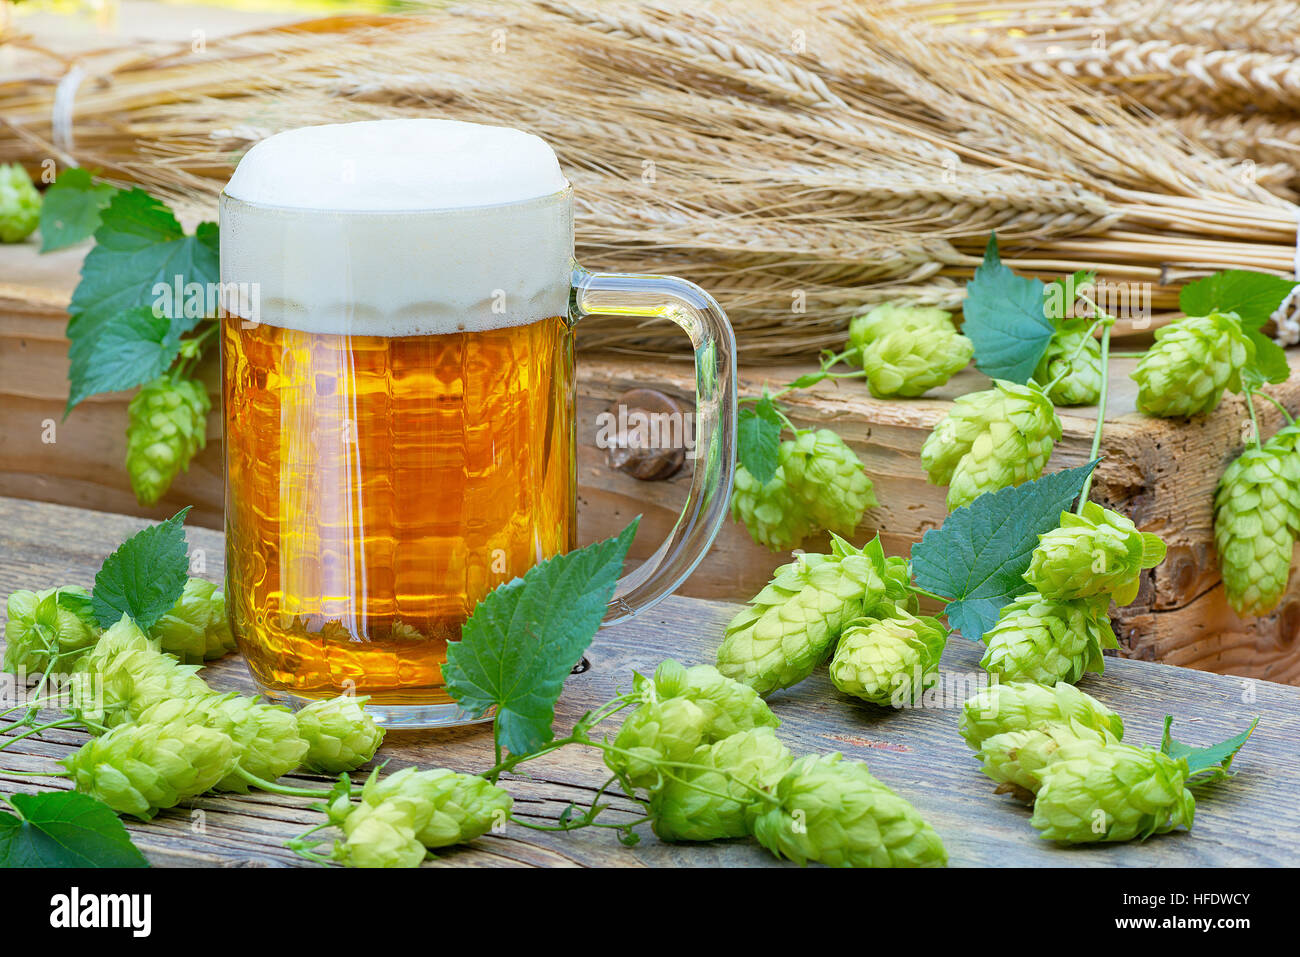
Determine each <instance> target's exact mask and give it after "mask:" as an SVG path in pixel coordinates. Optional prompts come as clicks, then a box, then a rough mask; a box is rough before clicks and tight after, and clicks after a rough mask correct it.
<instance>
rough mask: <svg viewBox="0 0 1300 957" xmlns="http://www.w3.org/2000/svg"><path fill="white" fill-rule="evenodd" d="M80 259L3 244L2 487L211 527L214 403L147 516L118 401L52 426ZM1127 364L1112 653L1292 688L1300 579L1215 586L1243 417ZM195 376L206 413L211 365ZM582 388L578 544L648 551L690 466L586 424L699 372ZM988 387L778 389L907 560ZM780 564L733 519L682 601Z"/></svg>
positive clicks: (1076, 447) (939, 508) (96, 402)
mask: <svg viewBox="0 0 1300 957" xmlns="http://www.w3.org/2000/svg"><path fill="white" fill-rule="evenodd" d="M83 255H84V247H78V248H74V249H68V250H61V251H59V252H57V253H54V254H52V255H50V256H45V257H42V256H38V255H36V253H35V251H34V247H31V246H30V244H28V245H21V246H18V247H15V248H13V249H6V250H3V251H0V418H3V420H4V421H5V422H6V428H5V429H4V430H3V431H2V432H0V495H11V496H18V497H23V498H36V499H41V500H44V501H52V502H60V503H63V504H68V505H78V506H82V507H87V508H97V509H103V510H107V511H113V512H121V513H127V514H136V515H145V516H148V517H151V518H162V517H166V516H168V515H171V514H174V513H175V512H176V511H177V510H178V509H179V508H181V507H182V506H184V505H192V506H193V507H194V509H193V512H192V519H191V521H193V522H195V523H198V524H202V525H206V526H208V527H212V528H220V527H221V525H222V472H223V468H222V460H221V449H220V434H221V423H220V417H219V413H218V412H217V411H216V410H215V409H214V411H213V413H212V415H211V416H210V418H209V421H208V445H207V447H206V448H205V449H204V450H203V451H202V452H200V453H199V455H198V456H196V458H195V460H194V462H193V463H192V464H191V466H190V469H189V471H188V472H187V473H186V474H185V475H183V476H181V477H180V478H179V479H178V480H177V482H176V483H175V484H174V486H173V487H172V489H171V490H170V491H169V492H168V493H167V495H165V496H164V497H163V499H162V501H161V502H159V503H158V504H157V505H156V506H153V507H152V508H142V507H140V506H139V505H137V504H136V503H135V499H134V496H133V495H132V493H131V491H130V488H129V483H128V480H127V476H126V472H125V469H124V468H123V465H122V463H123V460H124V458H125V450H126V439H125V435H124V434H123V431H124V423H125V420H126V404H127V402H128V401H129V399H130V393H113V394H109V395H99V396H93V397H91V398H90V399H89V400H87V401H86V402H84V403H82V404H81V405H80V406H79V407H78V408H77V409H76V410H75V411H74V412H73V413H72V414H71V415H70V416H69V417H68V418H67V419H66V420H63V419H62V414H63V405H64V401H65V399H66V394H67V354H66V353H67V344H66V340H64V338H63V326H64V323H65V321H66V317H65V314H64V309H65V308H66V303H67V297H68V289H70V288H71V285H72V283H73V281H74V280H75V272H76V268H77V266H78V264H79V262H80V258H81V256H83ZM4 282H8V283H9V285H7V286H6V285H3V283H4ZM579 329H580V330H581V326H580V327H579ZM579 338H580V341H581V336H580V337H579ZM1291 362H1292V365H1293V367H1294V368H1300V349H1296V350H1292V352H1291ZM1133 366H1134V362H1133V361H1132V360H1121V359H1117V360H1114V365H1113V373H1114V374H1113V379H1114V382H1115V387H1114V393H1115V394H1114V397H1113V400H1112V402H1111V404H1110V407H1109V410H1108V417H1107V424H1106V432H1105V435H1104V439H1103V456H1104V458H1103V461H1102V464H1101V466H1100V467H1099V469H1098V477H1097V481H1096V484H1095V491H1096V496H1095V497H1097V498H1098V499H1099V500H1100V501H1102V502H1104V503H1105V504H1107V505H1110V506H1112V507H1116V508H1119V509H1121V510H1122V511H1124V512H1125V513H1126V514H1128V515H1130V516H1131V517H1132V518H1133V519H1134V521H1136V522H1137V523H1138V524H1139V525H1140V526H1141V527H1142V528H1143V529H1144V530H1146V531H1152V532H1156V533H1157V534H1159V535H1161V537H1162V538H1164V539H1165V540H1166V542H1167V543H1168V545H1169V556H1168V558H1167V559H1166V561H1165V562H1164V564H1162V565H1161V566H1160V567H1159V568H1157V569H1155V570H1154V571H1152V572H1149V573H1147V574H1146V576H1145V580H1144V586H1143V588H1142V591H1141V592H1140V594H1139V596H1138V599H1137V601H1136V602H1134V603H1133V604H1132V605H1130V606H1128V607H1127V608H1124V609H1121V610H1120V611H1119V612H1118V615H1117V626H1118V630H1119V632H1120V634H1121V635H1122V636H1123V639H1122V640H1123V652H1124V653H1125V654H1128V655H1132V656H1136V657H1144V658H1152V657H1156V656H1159V657H1160V659H1161V660H1175V661H1179V662H1184V663H1193V664H1196V665H1197V666H1202V667H1203V666H1213V667H1214V668H1216V669H1224V670H1227V671H1229V672H1230V673H1234V674H1243V675H1249V676H1254V677H1264V678H1270V679H1272V680H1279V681H1287V682H1300V641H1297V639H1298V638H1300V576H1296V577H1293V579H1292V584H1291V587H1290V589H1289V590H1288V592H1287V594H1286V596H1285V597H1284V598H1283V600H1282V602H1281V603H1280V605H1279V606H1278V608H1277V610H1276V611H1275V612H1274V613H1272V614H1270V615H1268V616H1265V617H1262V618H1254V617H1251V618H1241V617H1239V616H1237V615H1236V614H1235V613H1234V612H1233V611H1232V610H1231V609H1230V608H1229V607H1228V605H1227V602H1226V599H1225V597H1224V593H1223V588H1222V586H1221V584H1220V577H1219V573H1218V567H1217V557H1216V553H1215V550H1214V546H1213V535H1212V522H1213V518H1212V502H1213V492H1214V487H1215V484H1216V483H1217V481H1218V478H1219V476H1220V475H1221V474H1222V472H1223V469H1224V467H1225V466H1226V464H1227V463H1228V462H1229V461H1231V459H1232V458H1233V457H1234V456H1236V455H1237V454H1238V453H1239V452H1240V450H1241V448H1242V441H1241V436H1242V428H1243V426H1244V425H1245V423H1247V422H1248V420H1249V416H1248V414H1247V412H1246V409H1245V404H1244V401H1243V400H1242V399H1241V398H1239V397H1235V396H1234V397H1229V398H1226V399H1225V400H1224V402H1223V403H1222V405H1221V406H1220V408H1219V409H1218V410H1216V411H1215V412H1214V413H1213V414H1211V415H1209V416H1206V417H1203V418H1201V419H1198V420H1196V421H1194V422H1180V421H1171V420H1162V419H1152V418H1147V417H1145V416H1141V415H1139V414H1137V413H1136V412H1135V411H1134V410H1135V398H1136V388H1135V384H1134V383H1133V382H1132V380H1131V379H1130V378H1129V376H1128V373H1129V372H1130V371H1131V370H1132V368H1133ZM804 371H807V367H806V366H805V365H799V364H792V365H786V366H768V367H761V366H760V367H751V368H745V369H742V370H741V373H740V377H739V387H740V390H741V394H751V395H752V394H757V391H758V390H759V389H760V388H761V387H762V386H763V385H764V384H765V383H778V384H779V383H783V382H788V381H790V380H792V379H793V378H794V377H796V376H797V375H799V374H800V373H802V372H804ZM201 374H202V375H203V376H204V378H205V380H206V382H207V384H208V387H209V391H210V392H211V393H212V395H213V397H214V404H216V403H217V401H218V400H217V396H218V390H217V387H218V373H217V369H216V363H215V361H210V362H209V363H207V364H206V365H205V366H204V367H203V369H202V370H201ZM578 380H579V381H578V393H579V400H578V436H579V447H578V481H579V503H580V509H579V521H578V535H579V541H580V542H583V543H586V542H590V541H595V540H598V539H600V538H605V537H607V536H609V535H610V534H612V533H614V532H616V531H618V530H619V529H621V528H622V527H623V526H624V525H626V523H627V522H628V520H630V519H631V517H632V516H634V515H637V514H641V515H642V516H643V519H642V527H641V530H640V532H639V534H638V536H637V540H636V542H635V543H634V544H633V548H632V552H631V555H632V558H633V560H641V559H644V558H645V557H647V556H648V555H650V554H651V553H652V552H653V551H654V550H655V548H656V547H657V546H658V544H659V543H660V542H661V541H662V540H663V538H664V537H665V536H666V535H667V533H668V531H669V529H671V527H672V526H673V524H674V523H675V522H676V520H677V516H678V513H679V510H680V507H681V503H682V501H683V500H684V498H685V495H686V490H687V487H688V485H689V478H690V477H689V473H688V472H687V471H683V473H682V474H679V475H678V476H676V477H674V478H672V479H670V480H667V481H660V482H641V481H638V480H636V479H634V478H632V477H630V476H628V475H625V474H623V473H621V472H618V471H617V470H615V469H612V468H611V467H610V466H609V463H608V460H607V456H606V452H605V451H604V450H603V449H601V448H598V447H597V444H596V436H597V434H598V431H599V429H598V425H597V416H598V415H599V414H600V413H602V412H604V411H606V410H607V409H608V408H609V407H610V404H611V403H612V402H613V401H614V400H615V399H616V398H617V397H618V396H619V395H621V394H622V393H623V392H625V391H626V390H628V389H630V388H638V387H647V388H655V389H659V390H661V391H663V392H665V393H667V394H669V395H672V396H673V397H674V398H676V399H677V400H678V401H679V402H681V403H683V404H685V405H686V406H687V407H688V408H689V406H690V403H691V401H692V400H693V397H694V378H693V375H692V374H691V371H690V369H689V367H688V365H687V364H686V363H684V362H676V361H672V360H649V359H645V360H642V359H628V358H626V357H618V356H609V355H600V354H592V353H587V354H584V355H583V356H582V357H581V358H580V360H579V362H578ZM986 384H987V379H986V378H985V377H984V376H982V375H980V374H979V373H977V372H976V371H974V370H973V369H967V370H966V371H964V372H962V373H961V374H959V375H958V376H955V377H954V378H953V379H952V380H951V381H950V382H949V383H948V384H947V385H945V386H944V387H943V388H941V389H936V390H933V392H932V393H931V394H930V395H929V396H927V397H926V398H924V399H915V400H904V401H880V400H876V399H872V398H871V397H870V395H869V394H868V393H867V390H866V389H865V387H864V386H863V384H862V383H860V382H856V381H850V382H838V383H836V382H828V383H823V384H822V385H821V386H818V387H817V388H816V389H813V390H809V391H807V392H802V393H798V394H794V395H792V396H790V397H788V404H789V406H790V412H791V418H792V420H793V421H794V422H795V424H796V425H798V426H800V427H809V426H820V425H829V426H831V427H833V428H835V429H836V430H837V431H838V432H840V433H841V434H842V435H843V436H844V438H845V439H846V441H848V442H849V444H850V445H851V446H852V447H853V448H854V450H855V451H856V452H857V453H858V455H859V456H860V457H861V458H862V460H863V462H864V463H865V465H866V469H867V472H868V474H869V475H870V476H871V478H872V481H873V482H874V483H875V485H876V489H877V496H878V498H879V500H880V503H881V504H880V506H879V507H878V508H876V509H872V510H871V511H869V512H868V513H867V516H866V518H865V520H864V523H863V525H862V527H861V528H860V529H859V530H858V534H857V536H855V537H856V538H857V539H858V540H865V539H866V538H868V537H870V536H871V535H872V534H875V533H877V532H879V533H880V535H881V537H882V538H883V540H884V543H885V547H886V549H887V550H888V551H889V552H891V553H893V554H904V553H906V552H907V550H908V549H909V548H910V547H911V545H912V543H913V542H915V541H917V540H919V539H920V537H921V536H922V535H923V534H924V533H925V532H926V531H927V530H928V529H931V528H935V527H938V526H939V525H940V524H942V522H943V520H944V518H945V516H946V509H945V506H944V495H945V490H944V489H942V488H939V487H935V486H932V485H929V484H928V483H927V481H926V476H925V473H924V471H923V470H922V468H921V465H920V460H919V457H918V453H919V450H920V448H921V445H922V443H923V442H924V441H925V438H926V437H927V436H928V434H929V432H930V430H931V428H933V426H934V424H935V423H936V422H937V421H938V420H939V419H940V418H941V417H942V416H943V415H944V414H945V412H946V411H947V410H948V408H950V405H951V400H952V399H954V398H956V397H957V396H959V395H961V394H963V393H965V392H969V391H972V390H974V389H979V388H983V387H984V386H985V385H986ZM1268 391H1269V392H1270V394H1272V395H1274V396H1275V397H1276V398H1277V399H1278V400H1279V401H1281V402H1282V403H1283V404H1285V405H1286V406H1287V407H1288V408H1289V409H1291V410H1292V411H1297V410H1300V376H1293V377H1292V378H1291V380H1289V381H1288V382H1287V383H1284V384H1283V385H1281V386H1277V387H1273V388H1271V389H1270V390H1268ZM1095 415H1096V413H1095V410H1094V409H1086V408H1084V409H1065V410H1062V411H1061V419H1062V423H1063V426H1064V429H1065V434H1064V436H1063V438H1062V441H1061V442H1060V443H1059V445H1058V447H1057V449H1056V452H1055V454H1054V455H1053V458H1052V461H1051V463H1050V464H1049V466H1048V467H1049V468H1050V469H1056V468H1063V467H1068V466H1072V465H1078V464H1081V463H1082V462H1083V461H1084V460H1085V459H1086V458H1087V455H1088V451H1089V449H1090V446H1091V438H1092V432H1093V428H1094V424H1095V421H1096V419H1095ZM1260 424H1261V428H1262V430H1263V431H1264V433H1265V434H1266V435H1267V434H1271V433H1272V432H1273V431H1275V430H1276V429H1277V428H1278V427H1280V424H1281V416H1280V414H1279V413H1278V412H1277V411H1276V410H1275V409H1273V408H1272V407H1271V406H1269V407H1264V408H1261V410H1260ZM51 436H53V438H54V441H51V440H50V439H51ZM825 545H826V540H825V538H822V539H812V540H809V541H807V542H805V543H804V547H805V548H808V549H810V550H816V549H820V548H824V547H825ZM781 560H782V557H781V556H779V555H772V554H770V553H768V552H767V551H766V550H765V549H763V548H762V547H761V546H758V545H756V544H755V543H754V542H753V541H752V540H750V538H749V536H748V534H747V532H746V531H745V529H744V528H743V527H742V526H740V525H738V524H736V523H734V522H728V523H726V525H725V526H724V528H723V530H722V532H721V533H720V534H719V536H718V538H717V540H716V542H715V543H714V546H713V549H712V552H711V554H710V560H709V561H707V562H705V563H704V564H703V565H702V566H701V567H700V568H699V570H697V571H696V572H695V574H694V575H692V576H691V578H690V579H689V581H688V582H687V583H686V585H685V586H684V588H683V590H682V593H683V594H686V595H690V596H694V597H701V598H719V599H725V600H742V599H745V598H748V597H749V596H751V595H753V594H755V593H756V592H757V591H758V590H759V588H761V587H762V585H763V584H764V583H765V582H766V580H767V578H768V576H769V574H770V572H771V570H772V568H773V567H774V566H775V565H776V564H778V563H779V562H780V561H781Z"/></svg>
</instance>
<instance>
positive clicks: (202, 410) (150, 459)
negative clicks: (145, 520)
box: [126, 374, 212, 505]
mask: <svg viewBox="0 0 1300 957" xmlns="http://www.w3.org/2000/svg"><path fill="white" fill-rule="evenodd" d="M211 408H212V403H211V401H210V400H209V399H208V393H207V390H206V389H204V388H203V386H202V385H201V384H200V383H198V382H196V381H194V380H193V379H183V378H179V377H177V376H174V375H170V374H169V375H163V376H159V377H158V378H157V379H154V380H153V381H152V382H149V383H147V384H145V385H144V386H142V387H141V389H140V391H139V392H137V393H136V395H135V398H133V399H132V400H131V404H130V405H129V406H128V407H127V426H126V470H127V473H128V474H129V475H130V476H131V488H133V489H134V490H135V497H136V500H137V501H139V503H140V504H141V505H152V504H154V503H155V502H157V501H158V499H159V498H161V497H162V494H163V493H164V492H166V491H167V489H168V488H169V487H170V486H171V484H172V479H174V478H175V477H176V476H177V475H178V474H180V473H181V472H182V471H184V470H185V469H187V468H189V465H190V459H192V458H194V453H195V452H197V451H198V450H199V449H201V448H203V445H204V443H205V441H206V440H207V436H206V431H207V422H208V410H209V409H211Z"/></svg>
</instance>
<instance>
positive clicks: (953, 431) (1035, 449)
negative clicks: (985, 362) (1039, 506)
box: [921, 379, 1061, 510]
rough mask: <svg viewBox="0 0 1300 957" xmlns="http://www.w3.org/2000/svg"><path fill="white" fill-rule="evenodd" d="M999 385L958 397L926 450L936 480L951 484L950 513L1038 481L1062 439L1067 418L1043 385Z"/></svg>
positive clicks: (923, 450)
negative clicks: (997, 492) (1060, 416)
mask: <svg viewBox="0 0 1300 957" xmlns="http://www.w3.org/2000/svg"><path fill="white" fill-rule="evenodd" d="M993 386H994V387H993V388H992V389H988V390H986V391H984V392H972V393H970V394H968V395H964V396H962V397H961V398H959V399H957V401H956V402H954V403H953V407H952V410H951V411H950V412H949V413H948V414H947V416H945V417H944V418H943V419H942V420H940V422H939V424H938V425H937V426H935V429H934V431H933V432H932V433H931V434H930V436H929V438H927V439H926V440H925V444H924V445H923V446H921V464H922V465H924V466H925V470H926V472H927V473H928V474H929V476H930V481H931V482H933V483H934V484H935V485H947V486H948V508H949V509H950V510H951V509H956V508H960V507H961V506H963V505H969V504H970V503H971V502H973V501H975V499H976V498H978V497H979V496H980V495H982V494H983V493H985V492H991V491H994V490H996V489H1000V488H1006V487H1007V486H1010V485H1020V484H1021V483H1022V482H1027V481H1029V480H1031V479H1036V478H1038V477H1039V476H1040V475H1042V474H1043V467H1044V466H1046V465H1047V460H1048V458H1050V457H1051V454H1052V446H1053V445H1055V443H1056V440H1057V439H1059V438H1060V437H1061V420H1060V419H1058V418H1057V417H1056V410H1055V409H1054V408H1053V407H1052V401H1051V399H1049V398H1048V397H1047V396H1045V395H1044V394H1043V390H1042V389H1040V388H1039V387H1038V386H1037V385H1035V384H1033V383H1030V384H1029V385H1016V384H1015V383H1014V382H1006V381H1004V380H1001V379H995V380H994V383H993Z"/></svg>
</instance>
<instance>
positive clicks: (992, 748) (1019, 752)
mask: <svg viewBox="0 0 1300 957" xmlns="http://www.w3.org/2000/svg"><path fill="white" fill-rule="evenodd" d="M1117 740H1118V739H1117V738H1116V737H1115V736H1114V735H1112V734H1111V733H1110V731H1108V730H1107V729H1105V728H1102V729H1097V728H1089V727H1086V726H1084V725H1082V724H1079V723H1078V722H1074V723H1064V722H1062V723H1054V724H1044V725H1041V726H1040V727H1037V728H1025V729H1023V730H1020V731H1004V732H1002V733H1001V734H995V735H993V736H992V737H990V738H987V739H985V741H984V744H983V745H982V746H981V747H980V750H979V759H980V760H981V761H982V762H983V763H984V773H985V774H987V775H988V776H989V777H990V778H992V779H993V780H994V781H996V782H997V784H998V793H1002V792H1003V791H1010V792H1011V793H1013V794H1016V795H1017V796H1019V797H1021V798H1023V799H1024V800H1025V801H1026V802H1028V801H1030V800H1032V798H1033V795H1035V794H1037V793H1038V786H1039V783H1040V778H1039V775H1040V774H1041V772H1042V771H1043V769H1045V768H1046V767H1047V766H1048V765H1049V764H1051V763H1052V762H1053V761H1056V760H1059V759H1061V758H1068V757H1074V756H1078V755H1079V753H1080V752H1081V751H1082V750H1083V749H1086V748H1096V747H1102V746H1105V745H1108V744H1114V743H1116V741H1117Z"/></svg>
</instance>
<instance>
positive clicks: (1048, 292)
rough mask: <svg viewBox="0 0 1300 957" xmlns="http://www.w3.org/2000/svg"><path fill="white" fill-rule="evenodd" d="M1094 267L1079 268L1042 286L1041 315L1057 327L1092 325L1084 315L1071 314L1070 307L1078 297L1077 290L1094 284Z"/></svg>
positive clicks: (1090, 320) (1095, 275) (1089, 319)
mask: <svg viewBox="0 0 1300 957" xmlns="http://www.w3.org/2000/svg"><path fill="white" fill-rule="evenodd" d="M1096 282H1097V271H1096V270H1095V269H1080V270H1078V271H1077V272H1075V273H1073V274H1071V275H1069V276H1066V277H1063V278H1061V279H1053V280H1052V281H1051V282H1049V283H1048V284H1047V285H1046V286H1044V287H1043V315H1045V316H1046V317H1047V318H1048V320H1049V321H1050V322H1051V323H1052V325H1054V326H1055V327H1056V328H1057V329H1065V328H1070V327H1073V326H1077V325H1083V326H1084V327H1085V328H1086V327H1087V326H1090V325H1092V319H1091V318H1088V317H1086V316H1071V315H1070V309H1071V307H1072V306H1073V305H1074V304H1075V302H1076V301H1077V300H1078V298H1079V292H1080V291H1081V290H1083V289H1085V288H1090V287H1092V286H1094V285H1096Z"/></svg>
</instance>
